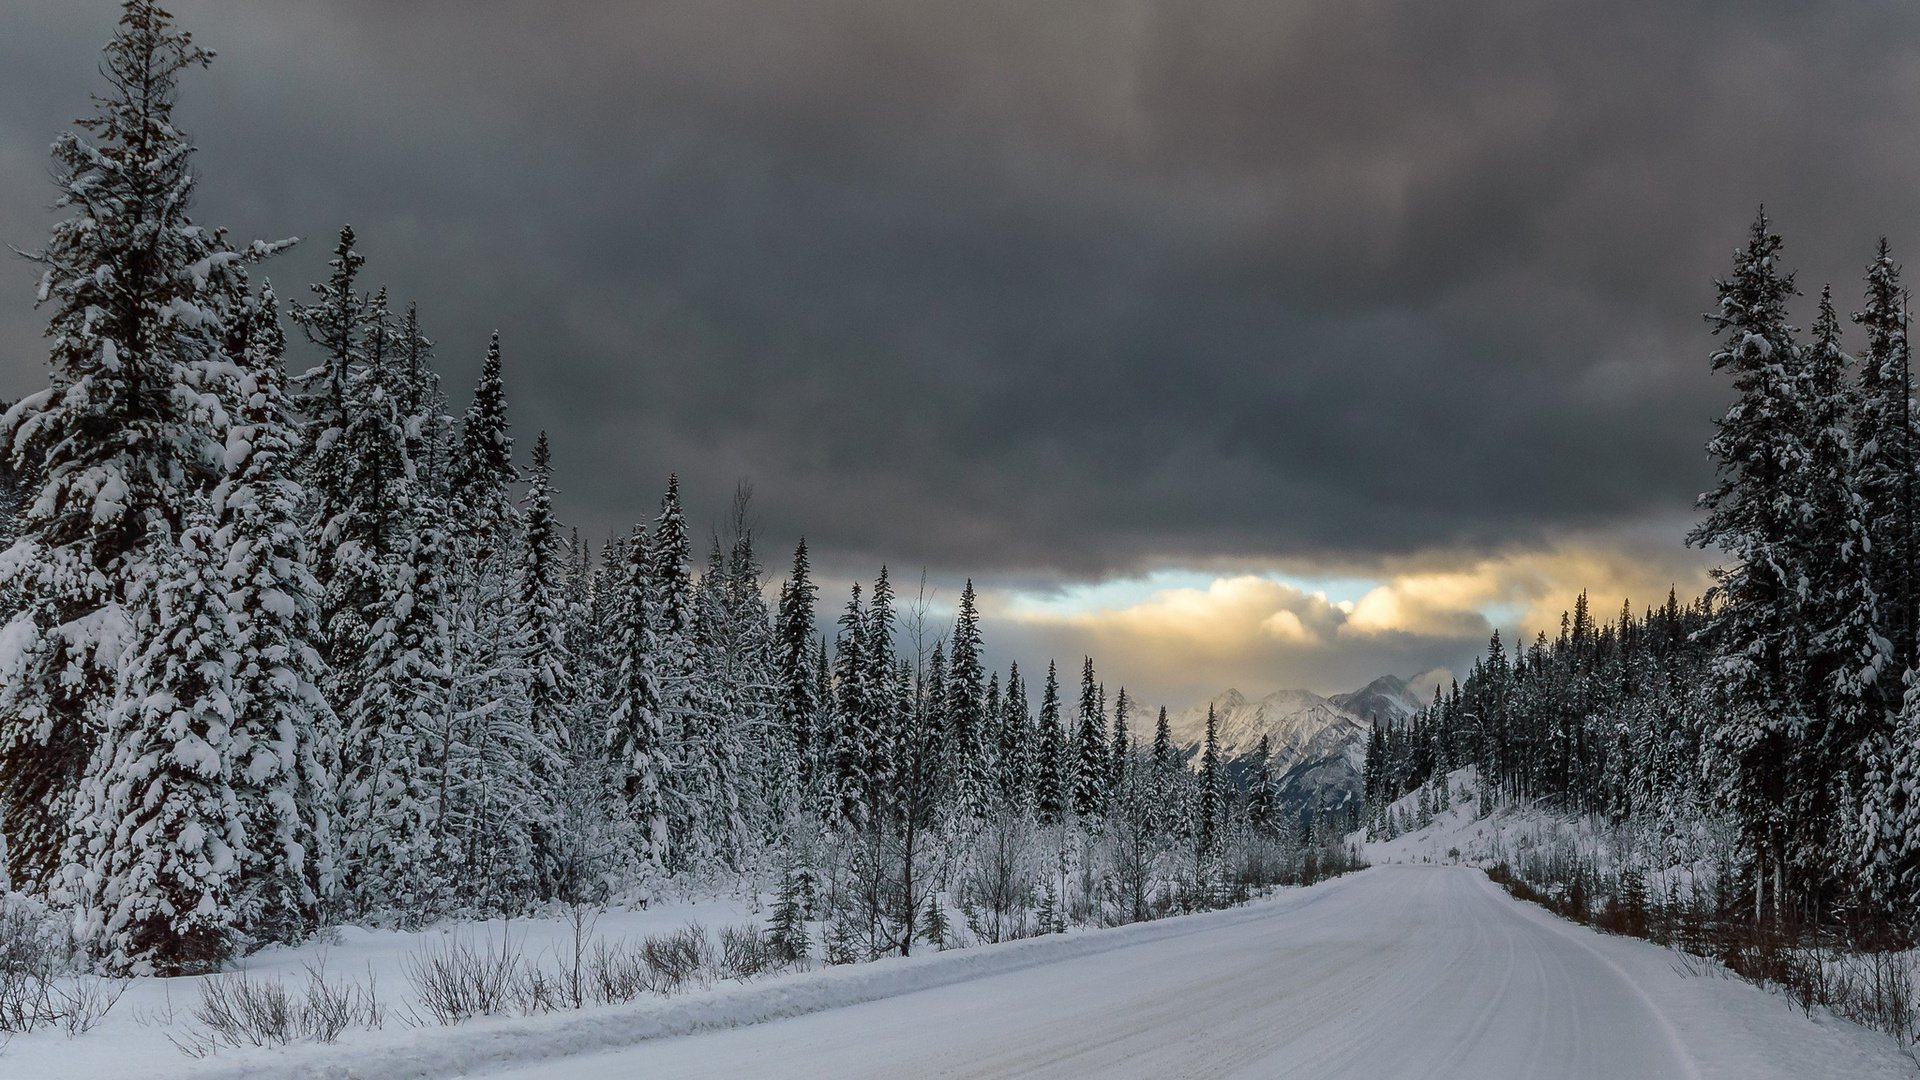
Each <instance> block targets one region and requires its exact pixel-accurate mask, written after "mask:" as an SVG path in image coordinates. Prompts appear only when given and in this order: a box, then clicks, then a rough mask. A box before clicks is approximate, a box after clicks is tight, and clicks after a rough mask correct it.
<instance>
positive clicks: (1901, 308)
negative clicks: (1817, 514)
mask: <svg viewBox="0 0 1920 1080" xmlns="http://www.w3.org/2000/svg"><path fill="white" fill-rule="evenodd" d="M1853 318H1854V321H1855V322H1857V323H1859V324H1860V325H1861V326H1862V327H1863V328H1864V329H1865V330H1866V332H1867V342H1866V349H1865V350H1864V352H1863V353H1862V354H1861V358H1860V359H1861V364H1860V380H1859V386H1858V391H1857V393H1856V395H1855V399H1854V400H1855V414H1854V417H1853V450H1854V477H1853V486H1854V489H1855V492H1856V494H1857V495H1858V497H1859V498H1860V499H1861V501H1862V502H1863V504H1864V505H1865V506H1866V507H1867V508H1869V509H1870V511H1871V514H1870V516H1869V529H1870V535H1871V538H1872V549H1871V551H1870V553H1869V557H1868V560H1867V561H1868V566H1869V573H1870V576H1871V579H1872V590H1873V592H1874V594H1875V596H1876V598H1877V600H1878V602H1879V614H1880V617H1881V625H1882V626H1883V627H1884V628H1885V631H1886V634H1887V637H1888V638H1889V639H1890V646H1889V652H1890V653H1891V657H1890V662H1889V663H1888V665H1887V671H1886V672H1885V673H1884V675H1883V677H1881V678H1879V679H1878V680H1876V683H1875V685H1874V686H1873V687H1872V688H1871V689H1870V691H1869V693H1868V694H1867V695H1866V696H1867V697H1869V698H1871V699H1873V700H1875V701H1877V703H1878V704H1879V706H1880V708H1879V710H1877V711H1876V712H1875V713H1874V714H1872V716H1871V719H1873V720H1876V721H1879V722H1878V723H1877V724H1876V730H1872V731H1870V732H1869V733H1868V734H1867V736H1866V739H1865V746H1864V750H1863V755H1862V756H1863V757H1864V758H1865V767H1864V775H1863V776H1862V778H1861V787H1862V792H1861V799H1860V802H1861V817H1860V823H1859V830H1858V832H1859V835H1858V839H1857V840H1856V844H1857V845H1858V850H1859V853H1860V855H1861V857H1862V861H1863V862H1864V864H1865V866H1866V871H1867V872H1866V875H1865V886H1866V891H1867V894H1868V896H1869V897H1870V898H1871V899H1872V900H1873V901H1874V902H1875V903H1876V904H1877V905H1878V906H1879V907H1880V908H1882V909H1883V910H1886V911H1888V912H1890V913H1893V916H1894V917H1895V918H1903V917H1904V918H1909V919H1910V918H1911V917H1912V914H1913V912H1914V911H1915V910H1916V909H1920V797H1916V795H1915V792H1916V791H1920V643H1917V641H1916V636H1917V635H1920V625H1917V624H1920V576H1917V575H1916V571H1915V570H1914V567H1913V561H1914V559H1915V557H1916V555H1920V535H1917V534H1916V528H1917V523H1916V515H1917V514H1920V505H1917V504H1920V490H1916V486H1915V480H1914V469H1915V468H1916V466H1917V465H1920V463H1917V462H1916V461H1915V441H1916V432H1915V426H1916V423H1920V417H1916V416H1915V413H1914V409H1913V376H1912V368H1911V355H1910V353H1909V351H1908V350H1909V343H1908V340H1907V294H1906V290H1905V288H1904V287H1902V285H1901V284H1900V267H1899V265H1898V264H1896V263H1895V262H1894V261H1893V256H1892V254H1891V252H1890V250H1889V248H1888V245H1887V241H1886V239H1885V238H1882V239H1881V241H1880V247H1879V250H1878V251H1877V252H1876V253H1875V256H1874V260H1873V262H1872V264H1871V265H1869V266H1868V268H1867V291H1866V301H1865V304H1864V305H1863V307H1862V308H1861V310H1860V311H1859V312H1858V313H1856V314H1855V315H1854V316H1853ZM1882 717H1886V718H1887V719H1881V718H1882Z"/></svg>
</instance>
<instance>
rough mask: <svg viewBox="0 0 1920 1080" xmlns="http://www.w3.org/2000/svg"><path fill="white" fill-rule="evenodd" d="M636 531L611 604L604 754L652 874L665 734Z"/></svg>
mask: <svg viewBox="0 0 1920 1080" xmlns="http://www.w3.org/2000/svg"><path fill="white" fill-rule="evenodd" d="M640 534H641V530H640V528H639V527H637V526H636V527H635V529H634V542H633V543H630V544H628V545H627V548H626V561H625V573H624V574H623V575H622V577H621V579H620V582H619V588H620V600H619V602H618V603H617V604H616V605H614V608H613V610H614V611H615V613H616V616H615V618H616V621H615V624H614V626H613V628H612V632H613V634H614V637H615V641H616V644H615V647H614V652H613V655H614V659H615V661H616V662H617V664H618V667H617V669H616V672H615V676H614V683H613V691H614V692H613V696H612V698H611V700H610V701H609V702H608V705H609V706H610V711H609V713H608V717H607V752H608V757H609V760H610V762H611V764H612V765H613V768H614V770H615V778H616V782H617V783H618V784H619V787H620V793H621V796H622V798H623V800H624V802H625V805H626V813H627V817H628V819H629V820H630V821H631V822H632V823H633V826H634V830H635V834H636V838H637V840H638V842H639V852H638V854H639V857H640V858H641V860H642V861H643V862H644V863H646V864H647V865H648V866H649V867H651V868H653V869H654V870H655V871H658V870H662V869H664V868H665V867H666V865H667V863H668V847H667V845H668V834H667V810H666V806H665V798H666V790H667V787H666V773H667V770H668V768H669V758H668V756H667V753H666V745H665V740H666V730H665V727H664V726H663V725H662V723H661V719H660V688H659V684H658V681H657V679H656V677H655V673H654V660H655V653H656V651H657V650H656V647H655V643H654V637H653V624H652V621H651V619H650V617H649V611H648V604H649V603H650V602H651V590H652V586H653V575H652V572H651V568H650V564H649V561H648V559H647V552H646V548H645V545H644V544H642V543H641V542H640Z"/></svg>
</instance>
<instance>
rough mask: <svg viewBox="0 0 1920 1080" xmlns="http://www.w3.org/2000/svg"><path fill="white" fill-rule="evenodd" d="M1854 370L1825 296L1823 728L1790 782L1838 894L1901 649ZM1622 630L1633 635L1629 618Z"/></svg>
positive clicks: (1817, 435) (1817, 530)
mask: <svg viewBox="0 0 1920 1080" xmlns="http://www.w3.org/2000/svg"><path fill="white" fill-rule="evenodd" d="M1850 362H1851V358H1850V357H1848V356H1847V355H1846V353H1845V352H1844V351H1842V350H1841V348H1840V322H1839V318H1838V317H1837V316H1836V315H1835V313H1834V310H1833V291H1832V290H1831V289H1830V288H1829V289H1823V290H1821V293H1820V308H1819V315H1818V317H1817V318H1816V319H1815V320H1814V324H1813V339H1812V341H1811V342H1810V344H1809V346H1808V349H1807V356H1806V362H1805V364H1804V365H1803V370H1802V379H1803V385H1802V389H1801V399H1802V402H1803V405H1802V408H1801V410H1800V416H1801V420H1802V423H1803V425H1804V429H1803V431H1802V434H1801V441H1802V443H1803V444H1804V445H1805V447H1806V451H1807V452H1806V456H1805V458H1804V459H1803V463H1802V469H1803V472H1802V479H1801V482H1800V487H1801V492H1800V499H1799V505H1800V508H1801V511H1802V513H1803V514H1804V515H1805V516H1804V519H1803V521H1802V523H1801V527H1800V536H1801V540H1800V543H1801V546H1802V551H1801V554H1800V557H1799V562H1800V563H1801V565H1802V566H1803V567H1805V568H1806V569H1805V572H1806V576H1807V580H1806V582H1805V583H1804V584H1803V585H1802V586H1801V595H1802V601H1801V607H1802V611H1803V614H1802V616H1801V618H1802V621H1803V622H1804V623H1805V625H1806V629H1807V630H1808V631H1809V632H1810V633H1811V640H1810V641H1809V643H1808V650H1807V660H1806V665H1807V666H1806V670H1805V672H1804V675H1803V683H1804V686H1805V689H1806V692H1807V693H1808V695H1809V702H1808V712H1809V714H1810V715H1813V716H1816V717H1819V718H1820V721H1821V722H1819V723H1817V724H1816V725H1815V726H1814V728H1813V730H1811V731H1809V732H1808V734H1807V736H1806V739H1805V742H1806V747H1805V750H1804V751H1803V752H1802V753H1801V754H1799V755H1797V756H1796V757H1795V758H1794V759H1793V760H1792V761H1791V762H1788V763H1786V764H1787V768H1789V769H1790V770H1791V771H1792V774H1793V775H1792V776H1791V777H1790V778H1789V780H1788V783H1787V792H1788V798H1789V801H1790V804H1791V805H1790V807H1789V810H1788V814H1789V816H1790V818H1791V819H1792V821H1793V823H1794V836H1793V849H1792V850H1791V851H1790V852H1789V853H1788V854H1789V857H1790V858H1791V860H1792V862H1793V865H1794V868H1795V871H1796V874H1797V876H1799V877H1800V878H1801V879H1802V880H1803V881H1807V882H1809V883H1812V884H1814V885H1816V886H1819V887H1824V888H1830V889H1831V888H1841V889H1844V888H1845V886H1846V884H1847V883H1848V882H1850V881H1852V880H1854V875H1853V874H1852V873H1851V872H1850V868H1848V867H1846V866H1845V865H1844V864H1843V863H1841V862H1839V861H1837V860H1835V859H1834V857H1833V856H1834V852H1835V851H1837V850H1847V849H1854V850H1857V849H1858V848H1859V843H1858V838H1857V837H1856V835H1855V833H1856V831H1857V824H1858V822H1859V821H1860V820H1861V809H1862V808H1861V804H1860V798H1861V794H1862V789H1863V787H1864V786H1865V775H1864V770H1863V765H1864V763H1865V756H1864V755H1863V754H1862V753H1861V750H1862V748H1863V747H1865V746H1866V745H1868V743H1869V741H1870V740H1871V739H1873V738H1874V737H1875V736H1876V735H1878V734H1879V732H1880V730H1881V729H1882V727H1883V723H1882V720H1881V716H1882V715H1884V710H1883V708H1882V706H1881V700H1882V697H1883V695H1882V692H1881V689H1880V686H1879V682H1880V679H1881V676H1882V674H1883V672H1885V670H1886V668H1887V667H1888V661H1889V659H1890V658H1889V655H1888V654H1889V653H1890V652H1891V650H1892V647H1893V646H1892V643H1891V642H1890V641H1888V639H1887V637H1886V635H1885V633H1884V632H1883V630H1882V627H1881V624H1880V608H1879V597H1878V595H1877V594H1876V593H1875V591H1874V585H1873V577H1872V568H1871V565H1870V564H1869V562H1868V557H1869V555H1870V553H1871V548H1872V542H1871V536H1870V535H1869V530H1870V527H1871V526H1870V522H1871V520H1872V516H1873V515H1872V514H1871V513H1870V512H1869V511H1868V509H1867V504H1866V503H1865V501H1864V500H1862V499H1861V498H1860V496H1859V493H1858V492H1857V491H1856V490H1855V486H1854V484H1855V477H1854V472H1853V464H1854V455H1853V447H1852V441H1851V438H1850V435H1849V432H1848V430H1847V422H1848V419H1849V416H1850V414H1851V413H1852V412H1853V411H1854V410H1853V401H1852V393H1851V391H1852V387H1851V384H1850V383H1849V382H1848V380H1847V371H1846V369H1847V365H1848V364H1849V363H1850ZM1622 627H1623V634H1624V633H1625V632H1626V631H1627V630H1628V629H1630V627H1631V619H1630V618H1628V619H1625V620H1623V622H1622ZM1627 670H1631V669H1627Z"/></svg>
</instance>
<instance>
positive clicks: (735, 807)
mask: <svg viewBox="0 0 1920 1080" xmlns="http://www.w3.org/2000/svg"><path fill="white" fill-rule="evenodd" d="M729 591H730V585H729V582H728V577H727V565H726V557H725V555H724V554H722V552H721V549H720V543H719V540H718V538H715V540H714V543H713V545H712V547H711V549H710V551H709V552H708V559H707V571H706V573H705V574H704V575H703V576H702V577H701V580H700V583H699V587H698V588H697V589H696V590H695V593H694V620H693V639H692V644H693V649H692V657H693V672H694V674H693V678H692V680H691V682H690V683H689V684H688V691H687V696H686V697H685V698H684V699H683V701H684V703H685V707H686V708H687V710H688V712H687V716H688V717H689V718H690V719H691V721H692V726H691V727H690V728H689V738H688V740H687V742H686V743H685V744H684V746H683V748H682V757H681V762H682V769H683V772H684V775H685V777H686V781H687V789H686V791H687V795H688V797H689V800H690V805H691V806H692V808H693V813H692V816H691V817H690V819H689V828H690V830H691V835H690V837H689V839H688V841H687V842H686V844H685V845H683V846H685V847H687V848H689V849H690V850H691V851H692V852H693V854H694V855H695V856H696V859H697V860H698V861H699V862H703V863H714V862H718V863H719V864H723V865H726V866H728V867H738V866H739V865H740V864H741V858H742V856H743V855H744V854H745V853H746V851H747V849H748V845H749V843H750V841H751V839H752V837H751V835H750V832H749V829H748V815H749V811H750V800H749V798H748V797H747V796H748V793H747V792H746V791H745V790H744V789H745V787H746V781H747V779H748V777H747V776H746V769H745V763H746V761H747V759H748V754H747V745H746V732H745V730H743V728H744V725H743V723H742V718H743V716H744V714H745V713H746V712H747V708H748V700H749V687H748V686H747V684H746V682H745V681H744V680H739V681H736V679H735V678H734V670H733V664H734V661H735V659H736V656H735V654H734V653H733V650H732V648H731V640H730V638H731V634H732V631H733V617H732V612H731V608H730V599H729Z"/></svg>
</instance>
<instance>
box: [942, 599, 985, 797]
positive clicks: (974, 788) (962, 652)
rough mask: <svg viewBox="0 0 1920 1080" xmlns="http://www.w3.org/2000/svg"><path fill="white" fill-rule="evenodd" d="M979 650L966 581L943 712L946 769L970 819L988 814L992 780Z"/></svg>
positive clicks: (974, 605) (976, 613) (975, 611)
mask: <svg viewBox="0 0 1920 1080" xmlns="http://www.w3.org/2000/svg"><path fill="white" fill-rule="evenodd" d="M980 649H981V642H980V608H979V603H978V600H977V598H976V596H975V594H974V591H973V582H972V581H971V580H969V581H968V582H967V584H966V587H965V588H964V589H962V590H961V593H960V610H959V612H958V614H957V615H956V616H955V618H954V623H953V647H952V650H951V651H950V653H949V654H948V657H947V679H946V685H945V688H944V690H945V694H944V700H943V702H942V711H943V712H944V713H945V714H946V721H947V747H946V749H947V761H948V765H947V770H948V772H949V774H950V775H951V777H952V779H953V783H954V785H955V793H954V803H955V807H956V809H957V810H958V812H959V813H960V814H961V816H962V817H964V818H966V819H967V820H972V821H978V820H980V819H981V818H983V817H985V816H986V812H987V798H988V791H989V785H990V783H991V780H990V777H989V776H988V775H987V773H986V770H985V757H986V756H985V754H984V753H983V752H982V751H983V747H984V745H985V742H986V738H985V736H986V731H985V728H986V709H985V704H984V701H983V695H984V693H985V687H984V685H983V682H984V678H985V673H984V671H983V669H982V665H981V662H980Z"/></svg>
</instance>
